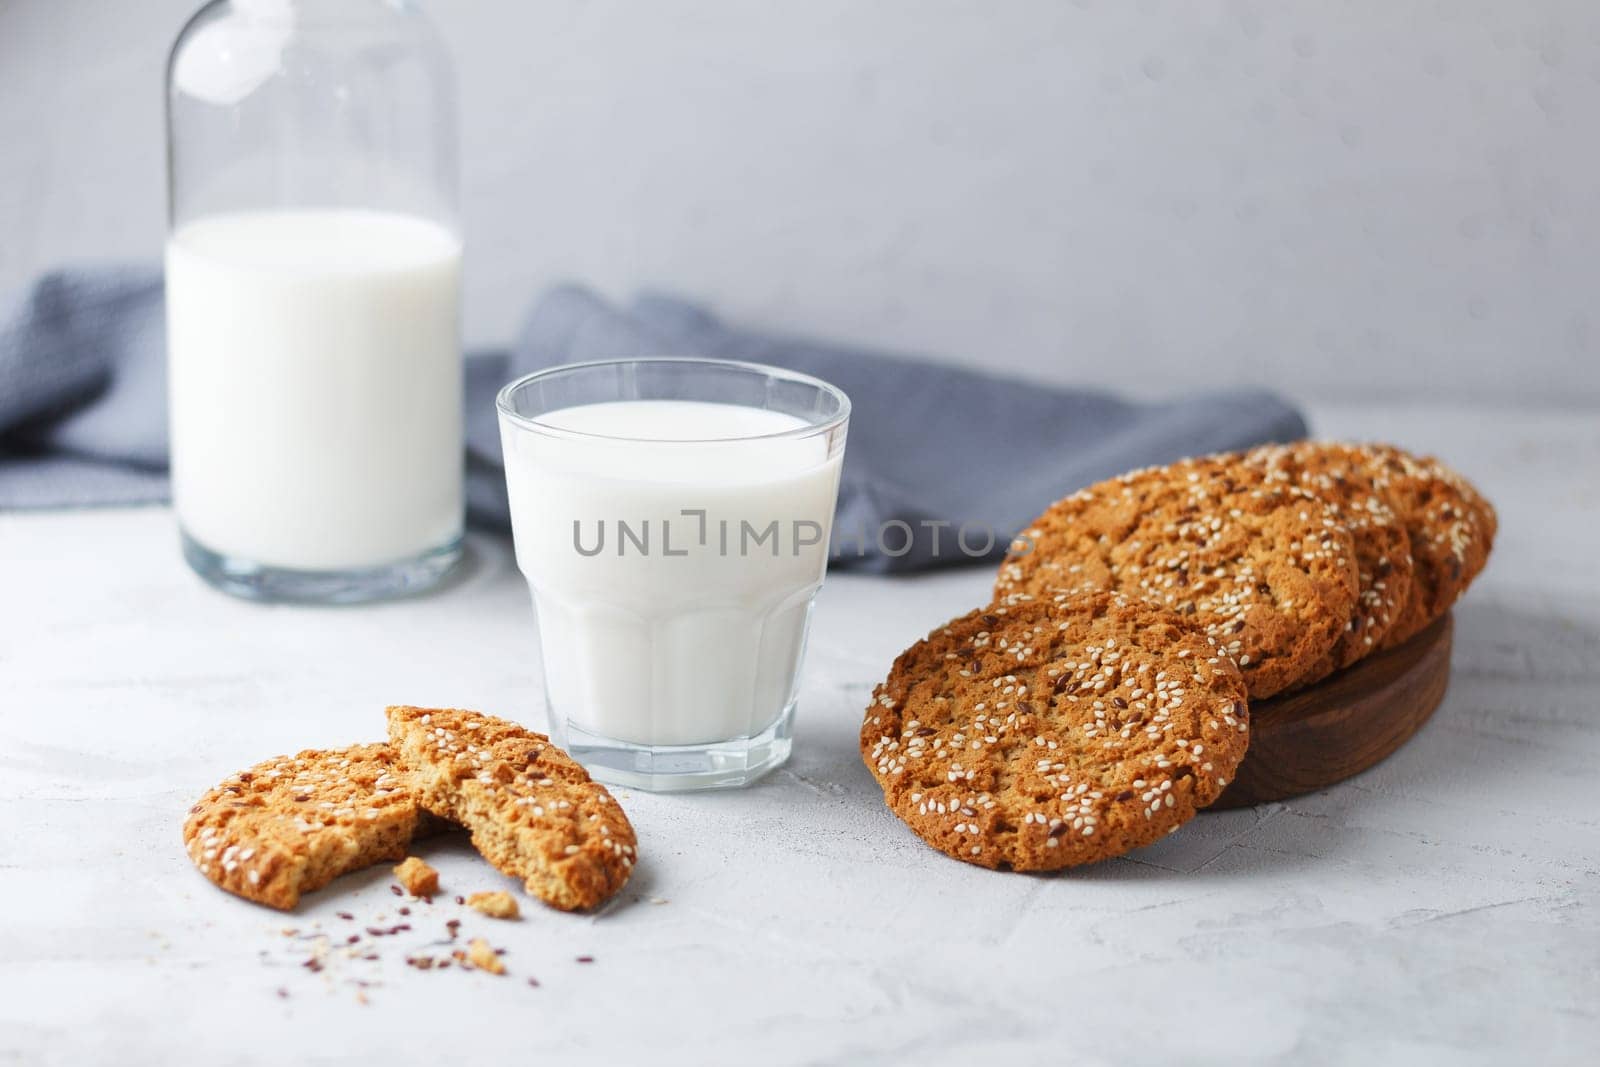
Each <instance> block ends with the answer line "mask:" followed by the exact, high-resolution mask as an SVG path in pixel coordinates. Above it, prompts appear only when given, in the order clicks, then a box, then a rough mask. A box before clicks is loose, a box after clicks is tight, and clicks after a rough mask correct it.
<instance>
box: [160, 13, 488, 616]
mask: <svg viewBox="0 0 1600 1067" xmlns="http://www.w3.org/2000/svg"><path fill="white" fill-rule="evenodd" d="M455 111H456V103H455V83H454V73H453V70H452V68H451V65H450V61H449V58H448V56H447V55H446V54H445V51H444V48H443V45H442V43H441V41H440V40H439V37H438V35H437V34H436V33H435V31H434V29H433V27H432V26H431V25H430V24H429V23H428V22H427V20H426V19H425V18H424V17H423V16H422V15H421V14H420V13H419V12H418V11H417V10H416V8H415V7H414V6H413V5H412V4H411V3H410V2H408V0H215V2H213V3H211V4H208V5H207V6H206V7H204V8H202V9H201V10H200V12H199V13H198V14H196V15H195V16H194V18H192V19H191V20H190V21H189V23H188V25H187V26H185V27H184V29H183V31H182V33H181V34H179V36H178V40H177V43H176V44H175V45H174V46H173V49H172V56H171V61H170V64H169V66H168V76H167V150H168V167H169V171H168V181H169V186H168V196H169V205H168V206H169V216H170V232H169V236H168V241H167V252H166V272H167V346H168V378H169V383H168V391H169V404H170V427H171V451H172V497H173V508H174V511H175V512H176V514H177V519H178V526H179V530H180V534H181V537H182V542H183V551H184V555H185V557H186V558H187V559H188V561H189V563H190V565H191V566H192V567H193V568H194V569H195V570H196V571H197V572H199V574H200V575H201V576H202V577H204V578H205V579H206V580H208V581H210V582H211V583H212V584H214V585H216V586H219V587H220V588H222V589H224V590H226V591H228V592H231V593H234V594H237V595H240V596H246V597H253V598H257V599H266V600H305V601H355V600H369V599H375V598H380V597H387V596H394V595H399V594H402V593H406V592H411V591H414V590H418V589H421V588H425V587H427V586H429V585H431V584H433V583H435V582H437V581H438V580H439V579H440V578H441V577H442V576H443V575H444V574H445V573H446V572H447V571H448V570H449V569H450V568H451V567H452V566H453V565H454V564H455V562H456V561H457V559H458V558H459V557H460V553H461V527H462V464H463V459H462V426H461V390H462V383H461V378H462V366H461V347H460V340H459V333H460V328H459V321H458V320H459V311H458V307H459V292H460V270H461V240H460V237H459V236H458V232H457V220H456V128H455V122H456V114H455Z"/></svg>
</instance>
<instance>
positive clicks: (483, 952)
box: [467, 937, 506, 974]
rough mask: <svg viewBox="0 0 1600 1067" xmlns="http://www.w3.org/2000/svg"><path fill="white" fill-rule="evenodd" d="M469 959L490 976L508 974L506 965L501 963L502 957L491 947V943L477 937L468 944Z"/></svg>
mask: <svg viewBox="0 0 1600 1067" xmlns="http://www.w3.org/2000/svg"><path fill="white" fill-rule="evenodd" d="M467 959H468V961H469V962H471V964H472V965H473V966H474V967H477V968H478V969H479V970H482V971H488V972H489V973H490V974H505V973H506V965H505V964H503V963H501V962H500V957H499V956H498V955H496V953H495V951H494V949H492V948H490V947H489V942H487V941H485V940H484V939H483V938H481V937H475V938H473V939H472V940H471V941H470V942H468V943H467Z"/></svg>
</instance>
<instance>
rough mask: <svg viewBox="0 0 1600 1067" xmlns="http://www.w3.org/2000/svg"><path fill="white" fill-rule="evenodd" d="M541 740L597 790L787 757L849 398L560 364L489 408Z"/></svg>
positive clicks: (749, 776) (760, 765)
mask: <svg viewBox="0 0 1600 1067" xmlns="http://www.w3.org/2000/svg"><path fill="white" fill-rule="evenodd" d="M498 406H499V412H500V435H501V441H502V443H503V445H504V450H505V465H506V486H507V489H508V491H509V494H510V501H511V524H512V529H513V533H514V536H515V540H516V552H517V564H518V566H519V567H520V569H521V570H522V573H523V574H524V575H525V576H526V577H527V579H528V585H529V587H530V588H531V590H532V593H533V604H534V613H535V616H536V618H537V622H538V629H539V649H540V653H541V660H542V665H543V675H544V686H545V695H546V700H547V703H548V705H549V716H550V726H551V731H552V734H553V735H554V736H555V738H556V740H557V742H558V743H560V744H561V745H563V746H564V747H565V748H567V749H568V751H570V752H571V753H572V754H573V756H575V757H576V758H578V759H579V760H581V761H582V762H583V763H585V764H586V765H587V766H588V767H589V769H590V770H591V772H593V773H594V774H595V775H596V776H597V777H599V778H601V779H602V780H604V781H609V782H613V783H616V784H620V785H632V786H637V787H639V788H642V789H652V790H662V791H673V790H688V789H707V788H714V787H719V786H738V785H744V784H746V783H748V782H751V781H754V780H755V779H756V778H758V777H760V776H761V775H762V774H765V773H766V772H767V771H770V770H772V769H773V768H774V767H777V766H779V765H781V764H782V763H783V762H784V760H785V759H787V758H788V755H789V747H790V737H791V727H792V725H793V721H794V712H795V699H796V695H797V693H798V688H799V677H800V664H801V659H802V655H803V653H804V651H805V643H806V630H807V625H808V623H809V620H810V615H811V603H812V598H813V597H814V596H815V595H816V592H817V589H818V588H819V587H820V586H821V584H822V578H823V574H824V572H825V571H826V569H827V563H828V540H829V535H830V533H831V531H832V526H833V510H834V501H835V498H836V496H837V494H838V488H839V469H840V465H841V463H842V462H843V459H844V444H845V431H846V429H847V425H848V422H849V418H850V401H849V399H848V398H847V397H846V396H845V395H844V393H842V392H840V391H839V390H838V389H836V388H834V387H833V386H831V385H829V384H827V383H826V382H823V381H819V380H817V379H815V378H810V377H807V376H805V375H803V374H795V373H792V372H789V371H784V370H779V369H777V368H773V367H764V366H759V365H756V364H749V363H733V362H726V361H719V360H708V359H633V360H617V361H610V362H600V363H581V364H573V365H569V366H563V367H556V368H553V369H551V370H547V371H542V372H540V373H537V374H532V375H529V376H528V377H525V378H521V379H519V380H517V381H515V382H512V383H511V384H510V385H508V386H506V387H505V388H504V389H503V390H501V392H500V396H499V400H498Z"/></svg>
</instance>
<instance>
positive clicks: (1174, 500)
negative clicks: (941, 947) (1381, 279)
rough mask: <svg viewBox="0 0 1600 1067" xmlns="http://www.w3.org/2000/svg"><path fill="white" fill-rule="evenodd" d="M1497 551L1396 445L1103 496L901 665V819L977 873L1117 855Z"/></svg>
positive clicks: (1202, 462)
mask: <svg viewBox="0 0 1600 1067" xmlns="http://www.w3.org/2000/svg"><path fill="white" fill-rule="evenodd" d="M1495 530H1496V518H1495V512H1494V509H1493V508H1492V507H1491V506H1490V505H1489V503H1488V502H1487V501H1486V500H1485V499H1484V498H1483V497H1482V496H1481V495H1480V494H1479V493H1478V492H1477V491H1476V490H1475V489H1474V488H1473V487H1472V486H1471V484H1470V483H1468V482H1467V481H1466V479H1464V478H1463V477H1461V476H1460V475H1459V474H1457V473H1456V472H1454V471H1452V470H1451V469H1450V468H1448V467H1446V466H1445V465H1444V464H1443V463H1441V462H1439V461H1438V460H1435V459H1431V458H1419V457H1416V456H1413V455H1411V454H1409V453H1407V452H1405V451H1403V450H1401V449H1398V448H1395V447H1392V446H1388V445H1348V444H1335V443H1320V442H1301V443H1297V444H1292V445H1274V446H1267V447H1262V448H1258V449H1255V450H1252V451H1250V452H1245V453H1232V454H1227V455H1218V456H1207V457H1202V458H1198V459H1189V460H1183V461H1180V462H1178V463H1174V464H1171V465H1168V466H1165V467H1152V468H1147V469H1145V470H1139V471H1134V472H1131V473H1129V474H1125V475H1122V476H1121V477H1117V478H1112V479H1109V480H1107V481H1104V482H1101V483H1099V484H1097V485H1092V486H1090V487H1088V488H1087V489H1084V490H1082V491H1080V492H1077V493H1074V494H1072V495H1071V496H1069V497H1066V498H1065V499H1062V500H1059V501H1057V502H1056V503H1055V504H1052V505H1051V506H1050V507H1049V508H1048V509H1046V510H1045V512H1044V513H1043V514H1042V515H1040V516H1039V518H1037V519H1036V520H1034V522H1033V523H1032V524H1031V525H1030V526H1029V527H1028V529H1026V530H1025V531H1023V532H1022V534H1020V535H1019V537H1018V538H1017V541H1016V542H1015V544H1014V545H1013V547H1012V551H1011V553H1010V555H1008V557H1007V558H1006V560H1005V562H1004V563H1003V564H1002V565H1001V567H1000V573H999V576H998V578H997V580H996V583H995V590H994V593H995V599H994V601H993V603H991V604H990V605H989V606H988V607H986V608H981V609H978V610H977V611H975V612H972V613H971V614H969V615H967V616H964V617H963V618H961V619H957V620H955V621H954V622H952V623H950V624H949V625H947V626H945V627H943V628H941V629H940V630H937V631H935V632H934V633H933V634H931V635H930V636H929V637H928V638H926V639H925V640H923V641H921V642H919V643H918V644H917V645H915V646H913V647H912V648H911V649H909V650H907V652H905V653H904V654H902V655H901V656H900V658H899V659H898V660H896V662H895V665H894V667H893V669H892V670H891V672H890V674H889V677H888V679H887V680H886V681H885V682H884V683H883V684H882V685H880V686H879V687H878V689H877V690H876V691H875V693H874V699H873V704H872V706H871V707H870V708H869V709H868V710H867V715H866V721H865V722H864V723H863V726H862V731H861V750H862V755H863V757H864V758H865V760H866V762H867V765H868V767H869V768H870V769H871V770H872V771H873V773H874V775H875V776H876V777H877V779H878V781H879V783H880V784H881V785H882V786H883V788H884V793H885V798H886V799H887V801H888V803H889V806H890V807H891V809H893V810H894V811H895V813H896V814H898V815H899V816H900V817H901V818H903V819H904V820H906V822H908V823H909V824H910V825H911V826H912V828H913V829H914V830H916V831H917V833H918V834H919V835H920V836H922V837H923V838H924V840H927V841H928V842H929V843H930V844H933V845H934V846H935V847H937V848H940V849H941V850H942V851H945V852H947V853H949V854H950V855H953V856H957V857H958V858H960V859H964V860H968V861H969V862H974V863H979V864H983V865H985V866H1007V867H1015V868H1019V869H1047V868H1053V867H1063V866H1070V865H1072V864H1076V863H1083V862H1088V861H1091V860H1095V859H1103V858H1106V857H1107V856H1114V855H1120V854H1121V853H1122V852H1125V851H1127V850H1128V849H1130V848H1136V847H1138V846H1140V845H1142V844H1147V843H1149V842H1150V841H1152V840H1155V839H1156V838H1157V837H1159V836H1160V835H1161V834H1162V833H1166V832H1170V831H1171V830H1174V829H1176V828H1177V827H1178V826H1179V825H1181V824H1182V823H1183V822H1184V821H1186V820H1187V819H1188V818H1190V817H1192V816H1193V814H1194V812H1195V811H1196V810H1198V809H1199V808H1202V807H1204V806H1205V805H1206V804H1209V803H1210V802H1211V801H1212V800H1214V799H1216V797H1217V796H1218V795H1219V794H1220V793H1221V791H1222V789H1223V787H1225V786H1226V784H1227V781H1228V778H1229V777H1230V776H1231V775H1232V773H1233V771H1234V769H1235V768H1236V767H1237V766H1238V763H1239V761H1240V760H1242V759H1243V756H1244V751H1245V746H1246V743H1247V740H1248V730H1249V727H1248V706H1247V700H1246V698H1247V697H1248V698H1249V699H1264V698H1267V697H1271V696H1274V695H1277V694H1281V693H1287V692H1291V691H1293V690H1296V689H1300V688H1303V687H1306V686H1309V685H1312V684H1314V683H1316V682H1318V681H1320V680H1321V679H1323V678H1325V677H1327V676H1328V675H1329V674H1331V673H1333V672H1334V671H1337V670H1340V669H1343V668H1345V667H1349V666H1350V665H1352V664H1354V663H1356V662H1358V661H1359V660H1361V659H1362V658H1363V657H1365V656H1367V655H1369V654H1370V653H1372V652H1375V651H1378V650H1381V649H1386V648H1392V647H1394V646H1396V645H1399V644H1401V643H1403V642H1405V641H1406V640H1408V639H1409V638H1411V637H1413V636H1415V635H1416V634H1417V633H1419V632H1420V631H1421V630H1423V629H1424V628H1426V627H1427V626H1428V625H1429V624H1430V623H1431V622H1433V621H1434V620H1435V619H1437V618H1439V617H1440V616H1441V615H1443V614H1444V612H1445V611H1447V610H1448V609H1449V608H1450V606H1451V604H1453V603H1454V602H1455V601H1456V599H1457V598H1458V597H1460V596H1461V594H1462V593H1463V592H1464V591H1465V590H1466V587H1467V586H1468V584H1469V583H1470V582H1471V581H1472V580H1473V579H1474V578H1475V577H1476V576H1477V575H1478V573H1479V572H1480V571H1481V570H1482V569H1483V566H1484V564H1485V562H1486V561H1487V559H1488V554H1489V550H1490V547H1491V545H1492V543H1493V540H1494V535H1495Z"/></svg>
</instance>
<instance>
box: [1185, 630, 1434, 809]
mask: <svg viewBox="0 0 1600 1067" xmlns="http://www.w3.org/2000/svg"><path fill="white" fill-rule="evenodd" d="M1452 631H1453V623H1452V621H1451V618H1450V616H1449V614H1446V615H1445V616H1444V617H1443V618H1441V619H1439V620H1438V621H1437V622H1435V623H1434V624H1433V625H1432V626H1429V627H1428V628H1427V629H1426V630H1424V631H1422V632H1421V633H1420V634H1418V635H1417V636H1415V637H1413V638H1412V639H1411V640H1409V641H1407V642H1406V643H1405V644H1403V645H1401V646H1400V647H1399V648H1392V649H1390V650H1389V651H1387V652H1380V653H1378V654H1377V655H1375V656H1370V657H1368V658H1367V659H1364V660H1362V661H1361V662H1360V663H1357V664H1356V665H1355V666H1353V667H1349V668H1346V669H1345V670H1342V671H1340V672H1338V673H1337V674H1334V675H1331V676H1330V677H1328V678H1327V679H1325V680H1324V681H1321V682H1318V683H1317V684H1316V685H1314V686H1312V687H1311V688H1309V689H1302V690H1300V691H1299V692H1297V693H1290V694H1289V695H1287V696H1281V697H1274V698H1272V699H1271V700H1263V701H1259V702H1256V701H1253V702H1251V704H1250V750H1249V751H1248V752H1247V753H1246V754H1245V757H1244V763H1243V764H1241V765H1240V767H1239V773H1238V774H1237V775H1236V776H1235V777H1234V780H1233V781H1232V782H1231V783H1229V785H1228V788H1227V789H1225V790H1223V793H1222V796H1221V797H1219V798H1218V799H1217V802H1216V803H1215V804H1213V805H1211V809H1210V810H1216V809H1220V808H1243V807H1248V806H1249V805H1251V804H1261V803H1264V802H1265V801H1269V800H1283V799H1285V798H1286V797H1297V796H1300V795H1301V794H1303V793H1311V792H1315V791H1316V790H1318V789H1326V788H1327V787H1328V786H1330V785H1333V784H1334V783H1335V782H1342V781H1344V780H1345V779H1346V778H1349V777H1351V776H1352V775H1356V774H1360V773H1361V772H1362V771H1364V770H1366V769H1367V768H1368V767H1371V766H1373V765H1374V764H1376V763H1378V762H1379V761H1381V760H1382V759H1384V757H1386V756H1388V755H1389V754H1390V753H1391V752H1393V751H1394V750H1395V749H1397V748H1399V747H1400V746H1401V745H1403V744H1405V743H1406V741H1408V740H1409V739H1410V738H1411V735H1412V734H1414V733H1416V732H1417V731H1418V730H1420V729H1421V728H1422V724H1423V723H1425V722H1427V721H1428V717H1429V716H1431V715H1432V714H1433V709H1434V708H1437V707H1438V706H1439V702H1440V701H1442V700H1443V699H1444V691H1445V688H1446V686H1448V685H1449V684H1450V638H1451V634H1452Z"/></svg>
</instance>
